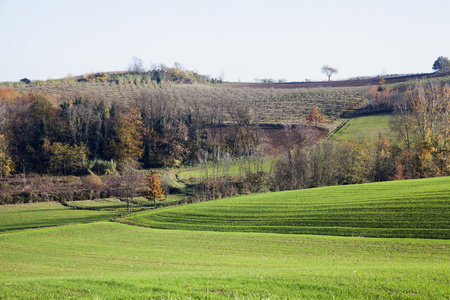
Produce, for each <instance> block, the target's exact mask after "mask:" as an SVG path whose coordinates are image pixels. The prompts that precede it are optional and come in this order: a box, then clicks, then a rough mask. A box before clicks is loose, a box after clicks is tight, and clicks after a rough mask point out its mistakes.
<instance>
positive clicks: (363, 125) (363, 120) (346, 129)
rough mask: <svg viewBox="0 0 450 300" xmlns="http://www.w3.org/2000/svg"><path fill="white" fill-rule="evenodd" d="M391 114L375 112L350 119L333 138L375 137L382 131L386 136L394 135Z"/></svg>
mask: <svg viewBox="0 0 450 300" xmlns="http://www.w3.org/2000/svg"><path fill="white" fill-rule="evenodd" d="M390 118H391V114H375V115H368V116H361V117H357V118H353V119H350V120H349V121H348V122H347V123H346V124H345V125H344V126H343V127H342V128H341V129H339V130H338V131H337V132H336V133H334V134H333V136H332V137H331V138H345V139H349V138H356V139H362V138H365V139H374V138H375V137H377V136H378V135H379V134H380V133H381V134H382V135H384V136H391V135H393V133H392V129H391V125H390V124H389V122H390Z"/></svg>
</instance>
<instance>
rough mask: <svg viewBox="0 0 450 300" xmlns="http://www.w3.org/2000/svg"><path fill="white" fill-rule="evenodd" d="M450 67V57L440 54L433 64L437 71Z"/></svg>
mask: <svg viewBox="0 0 450 300" xmlns="http://www.w3.org/2000/svg"><path fill="white" fill-rule="evenodd" d="M449 69H450V60H449V59H448V57H444V56H439V57H438V58H437V59H436V60H435V61H434V64H433V70H435V71H437V72H444V71H447V70H449Z"/></svg>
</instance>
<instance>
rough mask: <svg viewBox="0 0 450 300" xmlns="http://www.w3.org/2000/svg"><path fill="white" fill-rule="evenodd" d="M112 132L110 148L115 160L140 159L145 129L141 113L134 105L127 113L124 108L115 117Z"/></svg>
mask: <svg viewBox="0 0 450 300" xmlns="http://www.w3.org/2000/svg"><path fill="white" fill-rule="evenodd" d="M114 132H115V136H114V139H112V140H111V141H110V147H111V149H112V151H113V154H114V157H115V158H116V159H117V160H119V161H120V160H125V159H128V158H131V159H139V158H141V156H142V154H143V152H144V136H145V128H144V123H143V121H142V116H141V111H140V110H139V108H138V107H137V106H136V104H134V103H133V104H131V106H130V107H129V108H127V111H126V110H125V108H124V109H123V111H122V112H119V113H118V114H117V115H116V119H115V124H114Z"/></svg>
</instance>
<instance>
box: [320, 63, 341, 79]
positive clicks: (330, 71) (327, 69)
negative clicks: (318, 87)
mask: <svg viewBox="0 0 450 300" xmlns="http://www.w3.org/2000/svg"><path fill="white" fill-rule="evenodd" d="M322 73H324V74H326V75H327V76H328V81H330V80H331V75H333V74H334V73H338V69H336V68H332V67H330V66H327V65H325V66H323V67H322Z"/></svg>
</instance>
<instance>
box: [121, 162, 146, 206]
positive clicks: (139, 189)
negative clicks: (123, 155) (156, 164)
mask: <svg viewBox="0 0 450 300" xmlns="http://www.w3.org/2000/svg"><path fill="white" fill-rule="evenodd" d="M139 168H140V164H139V163H138V162H137V161H135V160H133V159H126V160H124V161H122V162H121V163H120V165H119V175H118V176H116V178H115V185H116V186H117V192H118V196H119V199H120V200H121V201H126V203H127V211H128V213H129V214H130V213H131V212H132V209H133V198H134V197H137V196H139V195H140V194H142V193H143V191H144V190H145V178H144V176H143V175H142V173H141V172H139V170H138V169H139Z"/></svg>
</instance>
